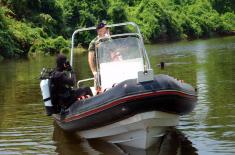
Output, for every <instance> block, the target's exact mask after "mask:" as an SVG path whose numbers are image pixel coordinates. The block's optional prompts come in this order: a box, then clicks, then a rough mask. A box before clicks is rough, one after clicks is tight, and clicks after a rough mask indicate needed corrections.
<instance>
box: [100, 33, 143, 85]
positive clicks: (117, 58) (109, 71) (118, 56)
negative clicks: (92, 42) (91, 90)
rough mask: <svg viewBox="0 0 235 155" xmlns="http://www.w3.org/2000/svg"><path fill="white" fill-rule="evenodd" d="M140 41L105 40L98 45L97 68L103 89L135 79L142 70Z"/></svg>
mask: <svg viewBox="0 0 235 155" xmlns="http://www.w3.org/2000/svg"><path fill="white" fill-rule="evenodd" d="M141 50H142V48H141V44H140V40H139V38H137V37H133V36H128V37H125V38H105V40H103V41H101V43H100V44H99V45H98V50H97V52H98V56H97V59H98V60H97V61H98V64H97V65H98V66H99V71H100V82H101V86H102V87H103V88H110V87H111V86H112V85H113V84H115V83H119V82H122V81H124V80H127V79H136V78H137V75H138V72H139V71H143V70H144V59H143V56H142V52H141Z"/></svg>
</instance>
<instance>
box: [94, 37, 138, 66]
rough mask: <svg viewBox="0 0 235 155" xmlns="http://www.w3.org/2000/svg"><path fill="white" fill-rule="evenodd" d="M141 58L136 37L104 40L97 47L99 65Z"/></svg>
mask: <svg viewBox="0 0 235 155" xmlns="http://www.w3.org/2000/svg"><path fill="white" fill-rule="evenodd" d="M136 58H142V54H141V46H140V41H139V39H138V38H136V37H131V36H129V37H126V38H114V39H111V38H110V39H105V40H104V41H102V42H101V43H100V44H99V47H98V61H99V63H107V62H112V61H120V60H128V59H136Z"/></svg>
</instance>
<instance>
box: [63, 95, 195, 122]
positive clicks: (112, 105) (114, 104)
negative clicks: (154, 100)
mask: <svg viewBox="0 0 235 155" xmlns="http://www.w3.org/2000/svg"><path fill="white" fill-rule="evenodd" d="M161 95H179V96H183V97H188V98H195V97H196V96H195V95H190V94H186V93H183V92H179V91H161V92H159V91H158V92H150V93H145V94H139V95H132V96H127V97H124V98H121V99H119V100H116V101H113V102H110V103H107V104H105V105H102V106H100V107H97V108H96V109H92V110H90V111H86V112H84V113H81V114H77V115H73V116H70V117H68V118H66V119H64V120H63V121H64V122H70V121H73V120H77V119H81V118H83V117H86V116H90V115H92V114H95V113H98V112H101V111H103V110H106V109H108V108H111V107H114V106H116V105H119V104H121V103H123V102H127V101H131V100H135V99H141V98H145V97H152V96H161Z"/></svg>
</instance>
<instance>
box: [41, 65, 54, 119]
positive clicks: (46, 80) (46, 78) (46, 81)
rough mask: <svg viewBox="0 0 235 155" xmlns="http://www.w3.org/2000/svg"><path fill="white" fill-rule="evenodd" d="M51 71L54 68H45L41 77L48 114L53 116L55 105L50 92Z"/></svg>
mask: <svg viewBox="0 0 235 155" xmlns="http://www.w3.org/2000/svg"><path fill="white" fill-rule="evenodd" d="M51 72H52V69H51V70H48V69H45V68H43V70H42V72H41V77H40V79H41V82H40V88H41V92H42V97H43V101H44V105H45V108H46V114H47V116H51V115H52V114H53V113H55V111H54V107H53V104H52V101H51V94H50V81H51V75H50V73H51Z"/></svg>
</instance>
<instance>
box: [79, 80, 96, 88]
mask: <svg viewBox="0 0 235 155" xmlns="http://www.w3.org/2000/svg"><path fill="white" fill-rule="evenodd" d="M91 80H95V78H87V79H83V80H79V81H78V82H77V87H78V88H79V85H80V83H82V82H86V81H91Z"/></svg>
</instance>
